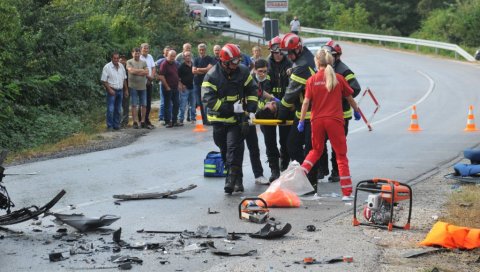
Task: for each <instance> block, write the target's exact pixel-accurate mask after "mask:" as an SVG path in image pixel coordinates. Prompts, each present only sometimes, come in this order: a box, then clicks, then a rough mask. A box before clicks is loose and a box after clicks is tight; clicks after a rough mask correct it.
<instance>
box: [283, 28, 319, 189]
mask: <svg viewBox="0 0 480 272" xmlns="http://www.w3.org/2000/svg"><path fill="white" fill-rule="evenodd" d="M280 50H282V51H284V52H285V53H286V54H287V57H288V58H289V59H290V60H291V61H292V62H293V66H292V70H291V74H290V82H289V84H288V87H287V89H286V91H285V95H284V96H283V99H282V101H281V103H280V108H279V109H278V119H280V120H283V121H285V120H287V119H288V115H289V113H290V112H291V111H295V110H296V111H295V118H294V122H293V126H294V127H297V125H298V119H299V118H300V110H301V107H302V103H303V98H304V97H305V84H306V83H307V79H308V78H309V77H310V76H312V75H314V74H315V62H314V60H313V58H314V57H313V55H312V53H311V52H310V50H308V48H307V47H305V46H303V45H302V41H301V39H300V37H299V36H297V35H296V34H293V33H288V34H285V36H283V38H282V40H281V42H280ZM309 120H310V111H308V112H307V113H306V117H305V125H304V126H305V130H304V131H301V132H300V131H298V130H297V129H290V133H289V135H288V139H287V150H288V154H289V155H290V158H291V159H292V160H296V161H298V162H299V163H302V162H303V160H304V159H305V154H307V153H308V151H310V149H311V148H312V141H311V133H310V121H309ZM317 168H318V167H316V166H315V167H313V168H312V170H311V171H309V173H308V180H309V181H310V183H311V184H312V186H313V188H314V189H315V191H312V192H311V193H316V191H317Z"/></svg>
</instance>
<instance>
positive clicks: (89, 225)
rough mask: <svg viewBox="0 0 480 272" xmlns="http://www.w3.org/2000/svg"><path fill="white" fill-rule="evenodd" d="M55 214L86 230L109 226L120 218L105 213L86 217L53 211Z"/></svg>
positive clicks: (59, 218)
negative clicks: (99, 215)
mask: <svg viewBox="0 0 480 272" xmlns="http://www.w3.org/2000/svg"><path fill="white" fill-rule="evenodd" d="M53 215H54V216H55V217H56V218H57V219H58V220H60V221H62V222H63V223H65V224H67V225H69V226H72V227H74V228H76V229H77V230H79V231H81V232H84V231H88V230H94V229H97V228H100V227H104V226H109V225H110V224H112V223H113V222H115V221H117V220H118V219H120V217H119V216H116V215H103V216H101V217H86V216H84V215H83V214H60V213H53Z"/></svg>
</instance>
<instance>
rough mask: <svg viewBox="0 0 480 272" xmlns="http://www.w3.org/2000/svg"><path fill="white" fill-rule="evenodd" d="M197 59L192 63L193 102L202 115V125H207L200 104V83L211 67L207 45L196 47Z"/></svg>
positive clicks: (202, 44) (205, 116) (211, 59)
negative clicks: (198, 107)
mask: <svg viewBox="0 0 480 272" xmlns="http://www.w3.org/2000/svg"><path fill="white" fill-rule="evenodd" d="M198 55H199V56H198V57H197V58H195V60H194V61H193V67H192V72H193V89H194V92H195V101H196V103H197V106H200V112H201V113H202V119H203V123H204V124H208V121H207V115H206V114H205V110H204V109H203V103H202V90H201V86H202V82H203V78H204V77H205V74H206V73H207V72H208V70H210V68H212V67H213V58H212V57H210V56H209V55H207V45H206V44H204V43H201V44H199V45H198Z"/></svg>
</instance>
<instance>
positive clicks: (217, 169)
mask: <svg viewBox="0 0 480 272" xmlns="http://www.w3.org/2000/svg"><path fill="white" fill-rule="evenodd" d="M203 176H204V177H226V176H227V170H226V169H225V165H224V163H223V160H222V154H220V152H217V151H210V152H208V154H207V156H206V157H205V160H203Z"/></svg>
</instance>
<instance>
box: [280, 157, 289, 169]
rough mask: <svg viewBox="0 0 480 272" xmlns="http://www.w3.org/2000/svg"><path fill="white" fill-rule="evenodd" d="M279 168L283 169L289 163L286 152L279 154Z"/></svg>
mask: <svg viewBox="0 0 480 272" xmlns="http://www.w3.org/2000/svg"><path fill="white" fill-rule="evenodd" d="M280 162H281V163H280V170H281V171H285V170H287V168H288V164H289V163H290V157H289V156H288V155H287V154H283V153H282V154H281V155H280Z"/></svg>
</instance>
